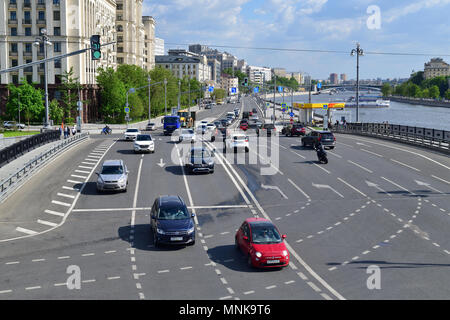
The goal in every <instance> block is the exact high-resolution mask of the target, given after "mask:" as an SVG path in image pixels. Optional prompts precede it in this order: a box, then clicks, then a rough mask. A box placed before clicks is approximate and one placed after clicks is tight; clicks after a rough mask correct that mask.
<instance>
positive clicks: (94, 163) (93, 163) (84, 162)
mask: <svg viewBox="0 0 450 320" xmlns="http://www.w3.org/2000/svg"><path fill="white" fill-rule="evenodd" d="M81 163H83V164H90V165H91V166H94V168H95V165H97V163H96V162H87V161H81Z"/></svg>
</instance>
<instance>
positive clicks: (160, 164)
mask: <svg viewBox="0 0 450 320" xmlns="http://www.w3.org/2000/svg"><path fill="white" fill-rule="evenodd" d="M157 165H158V166H160V167H161V168H162V167H164V166H165V165H166V164H165V163H164V162H163V159H162V158H161V160H159V163H157Z"/></svg>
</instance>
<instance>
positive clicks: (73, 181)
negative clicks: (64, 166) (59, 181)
mask: <svg viewBox="0 0 450 320" xmlns="http://www.w3.org/2000/svg"><path fill="white" fill-rule="evenodd" d="M67 182H70V183H74V184H82V183H83V182H82V181H77V180H67Z"/></svg>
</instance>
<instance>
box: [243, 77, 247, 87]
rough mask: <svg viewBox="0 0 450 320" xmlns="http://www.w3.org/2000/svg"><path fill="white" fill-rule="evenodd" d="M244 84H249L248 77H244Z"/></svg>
mask: <svg viewBox="0 0 450 320" xmlns="http://www.w3.org/2000/svg"><path fill="white" fill-rule="evenodd" d="M244 86H248V78H244Z"/></svg>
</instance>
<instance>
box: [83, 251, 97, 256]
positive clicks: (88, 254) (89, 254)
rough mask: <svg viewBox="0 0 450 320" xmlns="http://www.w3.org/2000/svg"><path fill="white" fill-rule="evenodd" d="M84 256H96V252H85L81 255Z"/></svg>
mask: <svg viewBox="0 0 450 320" xmlns="http://www.w3.org/2000/svg"><path fill="white" fill-rule="evenodd" d="M81 256H82V257H89V256H95V253H93V252H91V253H84V254H82V255H81Z"/></svg>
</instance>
